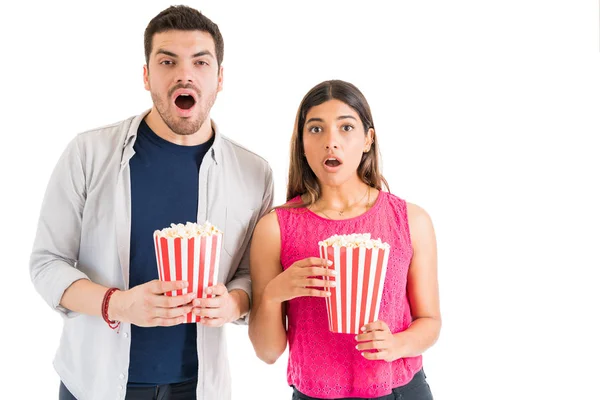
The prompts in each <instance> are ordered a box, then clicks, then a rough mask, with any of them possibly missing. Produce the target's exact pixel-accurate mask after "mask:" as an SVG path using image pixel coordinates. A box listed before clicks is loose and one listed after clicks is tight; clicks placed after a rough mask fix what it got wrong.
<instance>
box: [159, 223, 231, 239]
mask: <svg viewBox="0 0 600 400" xmlns="http://www.w3.org/2000/svg"><path fill="white" fill-rule="evenodd" d="M222 233H223V232H221V231H220V230H219V229H217V227H216V226H214V225H213V224H211V223H210V222H208V221H206V222H205V223H204V224H202V225H199V224H197V223H195V222H187V223H186V224H185V225H184V224H171V226H170V227H168V228H164V229H162V230H156V231H154V234H155V235H158V237H164V238H181V239H190V238H193V237H201V236H213V235H220V234H222Z"/></svg>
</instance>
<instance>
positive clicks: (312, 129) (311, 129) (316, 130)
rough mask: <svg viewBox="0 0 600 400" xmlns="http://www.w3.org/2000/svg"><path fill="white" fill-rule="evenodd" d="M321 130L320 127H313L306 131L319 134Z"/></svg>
mask: <svg viewBox="0 0 600 400" xmlns="http://www.w3.org/2000/svg"><path fill="white" fill-rule="evenodd" d="M321 130H322V129H321V127H319V126H313V127H310V128H309V129H308V131H309V132H310V133H320V132H321Z"/></svg>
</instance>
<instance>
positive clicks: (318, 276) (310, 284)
mask: <svg viewBox="0 0 600 400" xmlns="http://www.w3.org/2000/svg"><path fill="white" fill-rule="evenodd" d="M331 265H332V262H331V261H326V260H323V259H321V258H318V257H309V258H305V259H303V260H299V261H296V262H295V263H294V264H292V265H291V266H290V267H289V268H288V269H286V270H285V271H283V272H282V273H280V274H279V275H277V276H276V277H275V278H273V280H271V281H270V282H269V283H268V284H267V286H266V287H265V291H264V295H263V296H264V300H265V301H267V302H272V303H283V302H284V301H287V300H291V299H294V298H296V297H301V296H312V297H329V296H330V295H331V292H329V291H326V290H324V288H327V287H334V286H335V281H333V280H331V279H332V277H334V276H335V271H334V270H333V269H330V268H327V267H328V266H331ZM323 277H329V280H325V279H322V278H323Z"/></svg>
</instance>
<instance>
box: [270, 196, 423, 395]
mask: <svg viewBox="0 0 600 400" xmlns="http://www.w3.org/2000/svg"><path fill="white" fill-rule="evenodd" d="M292 201H299V198H297V199H294V200H292ZM276 212H277V218H278V220H279V227H280V230H281V264H282V265H283V268H284V269H286V268H288V267H289V266H291V265H292V264H293V263H294V262H296V261H298V260H301V259H304V258H307V257H319V246H318V242H319V241H320V240H323V239H326V238H328V237H329V236H331V235H334V234H350V233H371V237H373V238H375V239H377V238H381V240H382V241H385V242H387V243H389V244H390V246H391V250H390V256H389V261H388V268H387V273H386V277H385V282H384V287H383V295H382V299H381V308H380V311H379V320H381V321H384V322H386V323H387V324H388V326H389V327H390V329H391V331H392V333H397V332H401V331H403V330H405V329H406V328H408V327H409V326H410V323H411V321H412V318H411V314H410V307H409V304H408V298H407V296H406V278H407V273H408V267H409V265H410V261H411V258H412V246H411V242H410V232H409V229H408V220H407V215H406V202H405V201H404V200H402V199H400V198H398V197H396V196H394V195H392V194H390V193H387V192H383V191H381V192H380V194H379V196H378V198H377V200H376V202H375V204H374V205H373V207H371V209H369V210H368V211H367V212H366V213H364V214H362V215H360V216H358V217H355V218H350V219H345V220H329V219H325V218H322V217H320V216H318V215H317V214H315V213H313V212H311V211H309V210H307V209H306V208H296V209H294V208H278V209H277V210H276ZM287 318H288V331H287V337H288V343H289V362H288V372H287V376H288V383H289V384H290V385H293V386H295V387H296V389H298V390H299V391H300V392H302V393H304V394H306V395H308V396H311V397H316V398H322V399H336V398H341V397H342V398H343V397H365V398H372V397H379V396H385V395H388V394H390V393H391V391H392V389H393V388H395V387H398V386H402V385H404V384H406V383H408V382H409V381H410V380H411V379H412V377H413V375H414V374H415V373H416V372H418V371H419V370H420V369H421V366H422V358H421V356H418V357H410V358H401V359H399V360H396V361H394V362H391V363H388V362H386V361H381V360H378V361H372V360H367V359H365V358H364V357H363V356H361V354H360V353H361V352H360V351H358V350H356V344H357V342H356V340H355V335H353V334H343V333H332V332H330V331H329V325H328V320H327V310H326V306H325V299H324V298H317V297H298V298H295V299H292V300H290V301H289V302H288V303H287Z"/></svg>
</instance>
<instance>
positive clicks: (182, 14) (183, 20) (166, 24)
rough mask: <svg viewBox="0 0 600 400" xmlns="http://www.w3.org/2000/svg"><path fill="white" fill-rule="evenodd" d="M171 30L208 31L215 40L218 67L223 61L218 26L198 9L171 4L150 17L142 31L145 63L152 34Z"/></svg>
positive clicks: (221, 39) (148, 57)
mask: <svg viewBox="0 0 600 400" xmlns="http://www.w3.org/2000/svg"><path fill="white" fill-rule="evenodd" d="M171 30H179V31H203V32H207V33H209V34H210V35H211V36H212V38H213V41H214V42H215V52H216V53H217V54H215V57H217V65H218V66H219V67H220V66H221V63H222V62H223V52H224V44H223V36H221V31H219V27H218V26H217V24H215V23H214V22H212V21H211V20H210V19H208V18H207V17H206V16H204V14H202V13H201V12H200V11H198V10H196V9H194V8H191V7H188V6H171V7H169V8H167V9H166V10H163V11H161V12H160V13H159V14H158V15H157V16H156V17H154V18H152V20H151V21H150V23H149V24H148V26H147V27H146V31H145V32H144V52H145V54H146V65H147V64H148V61H149V60H150V52H151V51H152V38H153V37H154V34H156V33H161V32H166V31H171Z"/></svg>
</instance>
